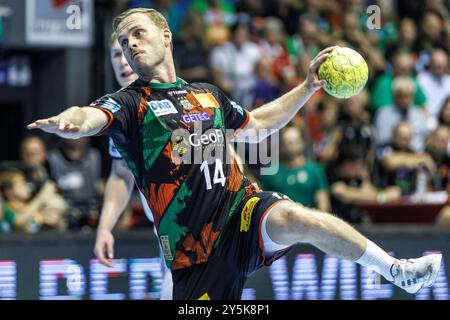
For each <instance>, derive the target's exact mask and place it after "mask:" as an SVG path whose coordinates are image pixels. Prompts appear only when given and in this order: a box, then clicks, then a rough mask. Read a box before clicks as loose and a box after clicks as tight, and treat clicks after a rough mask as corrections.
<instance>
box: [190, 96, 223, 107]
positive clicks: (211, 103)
mask: <svg viewBox="0 0 450 320" xmlns="http://www.w3.org/2000/svg"><path fill="white" fill-rule="evenodd" d="M193 96H194V98H195V99H196V100H197V101H198V103H200V105H201V106H202V107H203V108H219V103H218V102H217V100H216V98H214V96H213V95H212V93H194V94H193Z"/></svg>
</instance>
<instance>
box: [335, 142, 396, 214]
mask: <svg viewBox="0 0 450 320" xmlns="http://www.w3.org/2000/svg"><path fill="white" fill-rule="evenodd" d="M364 159H365V157H364V152H363V151H362V150H361V149H359V148H358V147H356V146H353V145H347V146H345V147H344V148H342V149H340V150H339V154H338V156H337V158H336V160H335V161H334V162H333V163H332V164H331V165H330V166H328V168H327V177H328V181H329V183H330V193H331V207H332V210H333V211H332V212H333V213H335V214H336V215H338V216H339V217H341V218H342V219H344V220H346V221H348V222H351V223H361V222H363V221H364V217H363V213H362V212H361V211H360V209H359V208H358V205H360V204H364V203H368V202H369V203H374V202H378V203H383V202H386V201H394V200H398V199H399V198H400V195H401V194H400V190H399V188H398V187H388V188H385V189H379V188H377V187H375V186H374V185H373V184H372V182H371V181H370V177H369V172H368V169H367V166H366V163H365V160H364Z"/></svg>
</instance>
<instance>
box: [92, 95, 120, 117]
mask: <svg viewBox="0 0 450 320" xmlns="http://www.w3.org/2000/svg"><path fill="white" fill-rule="evenodd" d="M91 106H99V107H102V108H105V109H106V110H108V111H110V112H111V113H116V112H117V111H119V110H120V109H122V107H121V105H120V104H119V103H118V102H117V101H116V100H114V99H112V98H107V99H106V98H100V99H98V100H96V101H94V102H92V103H91Z"/></svg>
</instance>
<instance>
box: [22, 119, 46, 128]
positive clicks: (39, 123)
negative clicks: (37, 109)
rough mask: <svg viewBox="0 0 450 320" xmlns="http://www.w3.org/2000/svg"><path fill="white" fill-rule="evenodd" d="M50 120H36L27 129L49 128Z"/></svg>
mask: <svg viewBox="0 0 450 320" xmlns="http://www.w3.org/2000/svg"><path fill="white" fill-rule="evenodd" d="M48 120H49V119H39V120H36V121H35V122H33V123H30V124H29V125H28V126H27V128H29V129H39V128H41V127H42V126H47V125H49V124H50V123H49V121H48Z"/></svg>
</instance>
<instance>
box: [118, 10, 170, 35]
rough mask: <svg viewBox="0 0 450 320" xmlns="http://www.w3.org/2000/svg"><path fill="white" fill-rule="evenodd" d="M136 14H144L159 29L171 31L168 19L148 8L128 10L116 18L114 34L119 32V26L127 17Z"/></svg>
mask: <svg viewBox="0 0 450 320" xmlns="http://www.w3.org/2000/svg"><path fill="white" fill-rule="evenodd" d="M135 13H142V14H145V15H146V16H147V17H149V19H150V20H151V21H152V22H153V23H154V24H155V25H156V26H157V27H159V28H161V29H170V28H169V24H168V23H167V20H166V18H165V17H164V16H163V15H162V14H161V13H159V12H158V11H156V10H155V9H148V8H133V9H128V10H127V11H124V12H122V13H121V14H119V15H118V16H117V17H115V18H114V20H113V23H112V27H113V30H114V32H116V31H117V27H118V26H119V24H120V23H121V22H122V21H123V20H124V19H125V18H127V17H129V16H131V15H132V14H135Z"/></svg>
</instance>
